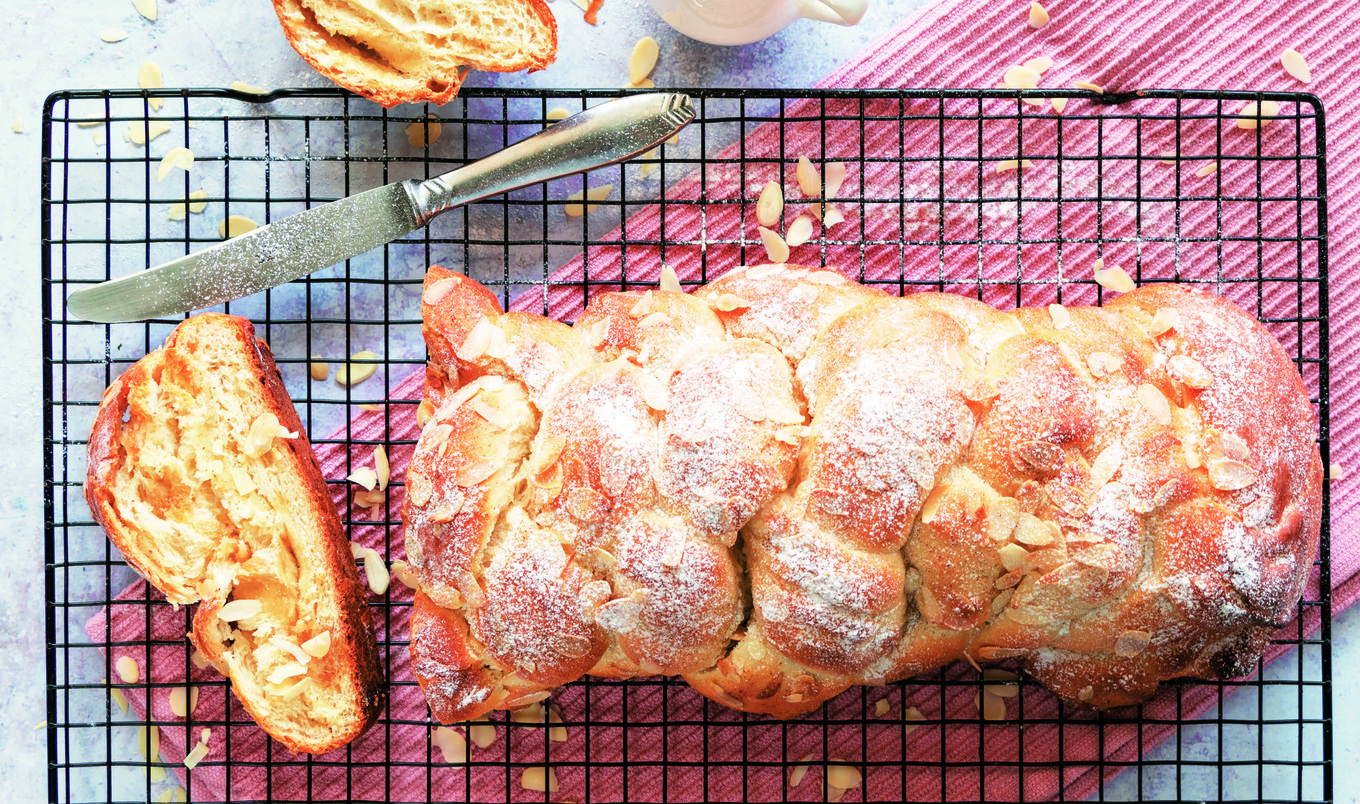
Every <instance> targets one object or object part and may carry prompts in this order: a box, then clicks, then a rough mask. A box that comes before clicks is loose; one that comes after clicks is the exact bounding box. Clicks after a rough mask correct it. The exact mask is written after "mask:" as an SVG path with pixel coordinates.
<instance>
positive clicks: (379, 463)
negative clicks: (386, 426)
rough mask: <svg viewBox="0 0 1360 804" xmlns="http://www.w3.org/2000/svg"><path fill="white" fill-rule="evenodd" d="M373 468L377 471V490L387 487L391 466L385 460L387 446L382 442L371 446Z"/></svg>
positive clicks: (390, 475)
mask: <svg viewBox="0 0 1360 804" xmlns="http://www.w3.org/2000/svg"><path fill="white" fill-rule="evenodd" d="M373 464H374V469H375V470H376V471H377V473H378V490H379V491H382V490H383V489H386V488H387V481H388V480H390V479H391V477H392V466H391V464H389V463H388V462H387V448H386V447H384V446H383V445H382V444H379V445H378V446H376V447H374V448H373Z"/></svg>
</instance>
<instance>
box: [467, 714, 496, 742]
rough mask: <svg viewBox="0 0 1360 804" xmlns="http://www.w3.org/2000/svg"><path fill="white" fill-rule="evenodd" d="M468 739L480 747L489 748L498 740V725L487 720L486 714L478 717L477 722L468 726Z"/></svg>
mask: <svg viewBox="0 0 1360 804" xmlns="http://www.w3.org/2000/svg"><path fill="white" fill-rule="evenodd" d="M468 739H470V740H472V744H473V745H475V746H477V747H478V748H487V747H489V746H490V745H491V744H492V743H494V742H496V727H495V726H493V725H491V724H490V723H487V722H486V716H485V715H483V716H482V717H479V718H477V722H475V723H473V724H472V725H471V726H468Z"/></svg>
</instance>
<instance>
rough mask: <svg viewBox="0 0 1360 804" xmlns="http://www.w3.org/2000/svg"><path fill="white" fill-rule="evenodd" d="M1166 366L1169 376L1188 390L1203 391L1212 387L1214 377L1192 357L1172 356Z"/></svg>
mask: <svg viewBox="0 0 1360 804" xmlns="http://www.w3.org/2000/svg"><path fill="white" fill-rule="evenodd" d="M1166 364H1167V369H1168V370H1169V373H1170V374H1171V376H1172V377H1173V378H1175V379H1176V380H1177V381H1178V382H1181V383H1184V384H1185V385H1186V386H1188V387H1190V388H1194V389H1196V390H1203V389H1205V388H1208V387H1209V386H1210V385H1213V382H1214V375H1213V374H1212V373H1211V372H1210V371H1209V370H1208V369H1207V368H1205V367H1204V364H1202V363H1200V362H1199V361H1198V360H1196V359H1194V358H1193V357H1189V356H1188V355H1172V356H1171V359H1170V360H1168V361H1167V362H1166Z"/></svg>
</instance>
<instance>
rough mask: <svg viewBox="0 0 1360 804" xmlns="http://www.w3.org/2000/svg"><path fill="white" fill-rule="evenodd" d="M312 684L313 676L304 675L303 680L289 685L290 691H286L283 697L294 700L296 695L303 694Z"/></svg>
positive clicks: (286, 699)
mask: <svg viewBox="0 0 1360 804" xmlns="http://www.w3.org/2000/svg"><path fill="white" fill-rule="evenodd" d="M311 685H312V677H311V676H306V677H304V678H303V679H302V680H301V681H299V682H298V683H296V684H294V685H293V686H291V687H289V688H288V691H287V692H285V693H284V694H283V699H284V700H285V701H288V700H292V699H293V698H296V697H298V696H299V695H301V694H302V693H303V692H305V691H306V690H307V688H308V687H310V686H311Z"/></svg>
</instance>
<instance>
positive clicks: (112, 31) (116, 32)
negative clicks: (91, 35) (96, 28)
mask: <svg viewBox="0 0 1360 804" xmlns="http://www.w3.org/2000/svg"><path fill="white" fill-rule="evenodd" d="M99 38H100V39H103V40H104V41H105V42H110V43H112V42H121V41H123V40H124V39H127V31H125V30H123V29H122V28H105V29H104V30H102V31H100V32H99Z"/></svg>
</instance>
